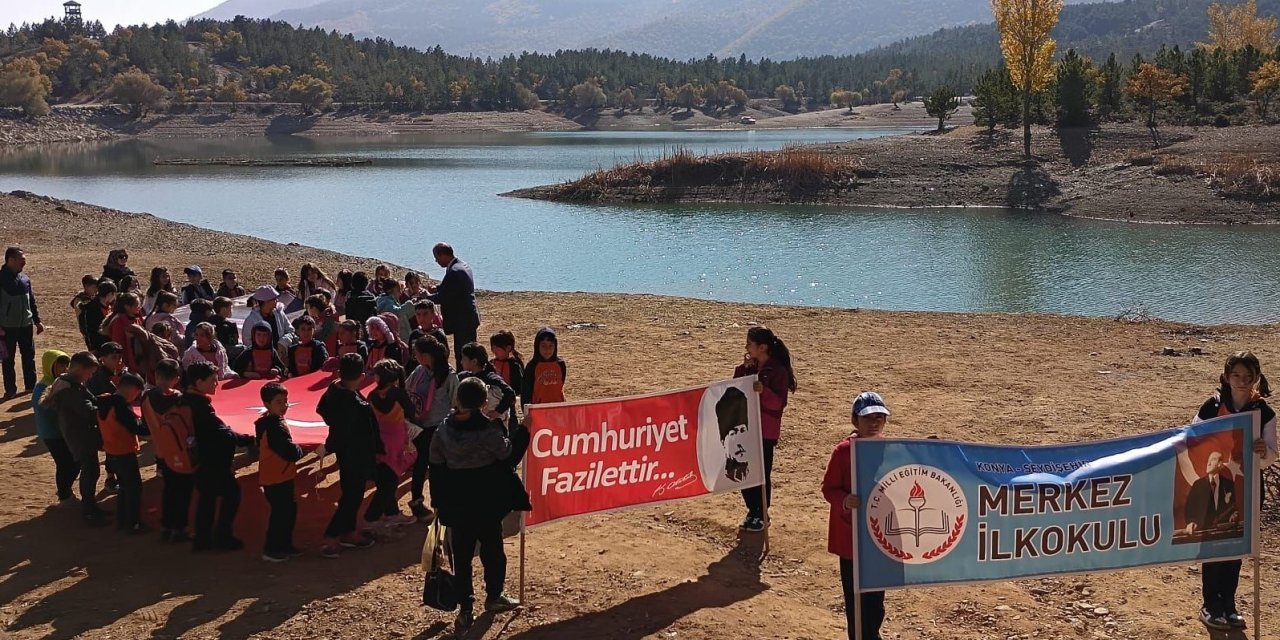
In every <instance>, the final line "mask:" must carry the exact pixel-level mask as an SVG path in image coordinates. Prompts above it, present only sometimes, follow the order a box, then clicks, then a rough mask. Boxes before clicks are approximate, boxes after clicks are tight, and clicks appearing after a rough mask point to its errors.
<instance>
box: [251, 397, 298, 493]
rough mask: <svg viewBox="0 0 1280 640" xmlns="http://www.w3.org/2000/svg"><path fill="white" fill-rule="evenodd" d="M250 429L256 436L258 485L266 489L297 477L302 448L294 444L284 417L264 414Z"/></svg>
mask: <svg viewBox="0 0 1280 640" xmlns="http://www.w3.org/2000/svg"><path fill="white" fill-rule="evenodd" d="M253 428H254V431H255V432H256V433H257V434H258V482H259V483H260V484H261V485H262V486H264V487H269V486H271V485H275V484H280V483H282V482H288V481H290V480H293V479H294V478H295V477H297V475H298V465H297V462H298V460H301V459H302V447H299V446H298V445H296V444H294V443H293V436H292V435H291V434H290V433H289V426H288V425H287V424H285V421H284V418H282V417H280V416H273V415H270V414H268V415H264V416H262V417H261V418H258V419H257V421H255V422H254V423H253Z"/></svg>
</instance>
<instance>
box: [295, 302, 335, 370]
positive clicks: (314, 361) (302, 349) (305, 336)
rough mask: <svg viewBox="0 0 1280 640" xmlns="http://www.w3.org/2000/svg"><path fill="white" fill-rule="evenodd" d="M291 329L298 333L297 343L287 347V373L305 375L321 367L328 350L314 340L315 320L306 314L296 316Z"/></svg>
mask: <svg viewBox="0 0 1280 640" xmlns="http://www.w3.org/2000/svg"><path fill="white" fill-rule="evenodd" d="M293 331H294V333H296V334H298V344H295V345H293V346H291V347H289V357H288V363H287V364H288V367H289V375H291V376H305V375H307V374H308V373H313V372H316V371H320V370H321V369H323V368H324V363H325V362H326V361H327V360H328V359H329V352H328V350H326V349H325V348H324V345H323V344H321V343H319V342H316V340H315V334H316V321H315V320H313V319H312V318H311V316H308V315H301V316H298V319H297V320H294V321H293Z"/></svg>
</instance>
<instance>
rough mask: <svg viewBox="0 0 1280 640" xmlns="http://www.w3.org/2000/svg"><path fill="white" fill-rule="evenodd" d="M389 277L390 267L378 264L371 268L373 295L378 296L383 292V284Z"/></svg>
mask: <svg viewBox="0 0 1280 640" xmlns="http://www.w3.org/2000/svg"><path fill="white" fill-rule="evenodd" d="M390 279H391V267H388V266H387V265H385V264H380V265H378V266H377V267H374V269H373V295H375V296H380V295H382V294H383V293H384V291H383V285H385V284H386V283H387V280H390Z"/></svg>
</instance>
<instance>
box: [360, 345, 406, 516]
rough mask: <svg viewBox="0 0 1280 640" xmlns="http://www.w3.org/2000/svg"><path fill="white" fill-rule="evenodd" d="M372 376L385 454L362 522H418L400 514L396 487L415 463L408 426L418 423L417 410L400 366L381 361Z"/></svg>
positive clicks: (380, 456) (372, 403) (372, 401)
mask: <svg viewBox="0 0 1280 640" xmlns="http://www.w3.org/2000/svg"><path fill="white" fill-rule="evenodd" d="M373 375H374V378H375V379H376V380H377V384H378V386H377V388H376V389H374V390H373V392H372V393H370V394H369V406H371V407H372V408H373V416H374V418H376V419H377V421H378V436H379V437H380V438H381V439H382V448H383V449H384V452H383V453H380V454H378V456H377V461H378V467H377V470H376V471H375V476H374V486H375V488H376V490H375V492H374V494H373V500H372V501H371V502H370V503H369V508H368V509H366V510H365V512H364V521H365V523H366V524H369V525H370V526H374V524H375V523H381V524H382V525H392V526H396V525H402V524H412V523H414V522H417V518H415V517H412V516H405V515H402V514H401V513H400V507H399V505H398V504H396V487H397V486H399V484H400V478H401V477H402V476H403V475H404V472H405V471H408V470H409V469H410V468H411V467H413V463H414V461H415V460H416V459H417V452H416V451H414V450H413V449H412V448H411V447H410V446H409V423H410V422H413V421H415V420H416V419H417V415H416V410H415V407H414V406H413V401H412V400H410V398H409V394H408V393H406V392H405V390H404V367H402V366H400V363H399V362H395V361H392V360H383V361H381V362H379V363H377V364H376V365H374V366H373ZM415 435H416V434H415Z"/></svg>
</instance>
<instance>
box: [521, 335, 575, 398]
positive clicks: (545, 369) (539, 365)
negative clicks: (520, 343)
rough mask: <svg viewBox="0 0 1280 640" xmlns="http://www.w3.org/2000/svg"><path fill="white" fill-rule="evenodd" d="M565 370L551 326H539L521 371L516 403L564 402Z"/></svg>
mask: <svg viewBox="0 0 1280 640" xmlns="http://www.w3.org/2000/svg"><path fill="white" fill-rule="evenodd" d="M568 374H569V369H568V367H567V366H566V365H565V362H564V360H562V359H561V358H560V342H559V340H557V339H556V332H555V331H552V329H551V327H543V328H541V329H539V330H538V334H537V335H536V336H534V338H533V357H532V358H530V359H529V364H528V365H527V366H525V368H524V379H523V381H522V382H523V383H524V386H523V387H521V389H522V391H521V393H520V400H521V401H522V402H523V403H524V404H525V405H526V406H527V405H531V404H542V403H545V402H564V381H565V378H567V377H568Z"/></svg>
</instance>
